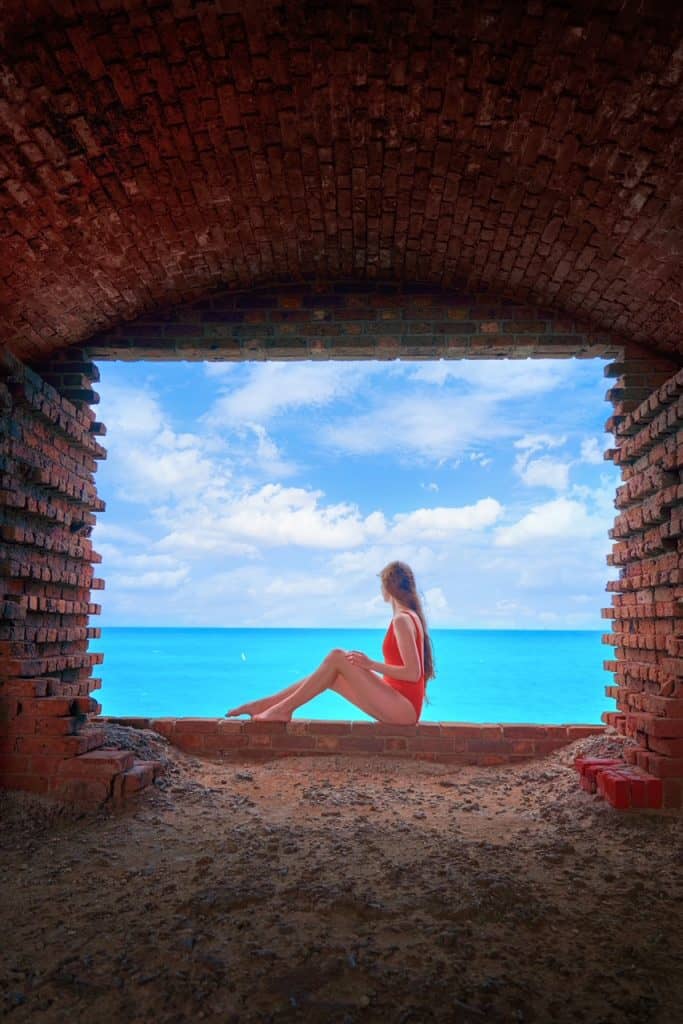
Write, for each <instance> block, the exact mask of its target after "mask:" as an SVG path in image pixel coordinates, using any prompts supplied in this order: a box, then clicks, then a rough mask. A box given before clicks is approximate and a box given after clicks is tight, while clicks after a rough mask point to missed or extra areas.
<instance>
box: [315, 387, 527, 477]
mask: <svg viewBox="0 0 683 1024" xmlns="http://www.w3.org/2000/svg"><path fill="white" fill-rule="evenodd" d="M514 433H515V429H514V427H513V426H512V424H509V423H506V422H504V421H503V420H501V419H499V418H498V417H497V416H496V415H495V408H494V406H493V404H492V402H491V400H490V398H488V397H487V396H480V397H477V396H472V395H457V394H455V393H450V392H441V393H437V394H429V395H410V394H407V395H406V396H405V398H404V399H403V401H402V402H401V404H400V408H398V407H397V405H396V402H395V400H393V399H384V400H380V401H379V402H377V403H376V405H375V406H374V408H372V409H371V410H370V411H368V412H365V413H358V414H356V415H354V416H352V417H349V418H346V419H343V420H340V421H337V422H336V423H331V424H330V425H329V426H327V427H325V428H324V429H323V430H322V432H321V438H322V440H323V441H324V442H326V443H327V444H328V445H330V446H331V447H332V448H336V449H338V450H341V451H343V452H346V453H350V454H356V455H371V454H376V453H380V452H386V453H391V454H393V455H396V454H397V453H398V452H400V453H409V454H410V455H412V456H415V455H419V456H420V457H421V458H422V459H427V460H430V461H432V462H436V463H439V462H443V461H444V460H445V459H448V458H450V457H452V456H454V455H457V454H458V453H460V452H463V451H465V450H467V448H468V447H469V446H470V445H471V444H473V443H479V442H481V441H482V440H493V439H500V438H503V437H509V436H510V435H512V434H514Z"/></svg>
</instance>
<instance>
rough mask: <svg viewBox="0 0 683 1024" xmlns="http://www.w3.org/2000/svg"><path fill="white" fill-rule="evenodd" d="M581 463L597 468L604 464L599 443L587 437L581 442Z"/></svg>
mask: <svg viewBox="0 0 683 1024" xmlns="http://www.w3.org/2000/svg"><path fill="white" fill-rule="evenodd" d="M581 461H582V462H588V463H589V464H590V465H594V466H599V465H601V464H602V463H603V462H604V459H603V457H602V448H601V447H600V442H599V441H597V440H596V438H594V437H587V438H585V439H584V440H583V441H582V442H581Z"/></svg>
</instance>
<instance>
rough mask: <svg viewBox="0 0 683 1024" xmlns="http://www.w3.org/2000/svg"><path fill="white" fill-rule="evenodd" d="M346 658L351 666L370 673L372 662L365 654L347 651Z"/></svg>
mask: <svg viewBox="0 0 683 1024" xmlns="http://www.w3.org/2000/svg"><path fill="white" fill-rule="evenodd" d="M346 657H347V658H348V659H349V661H350V662H351V664H352V665H356V666H357V667H358V668H365V669H369V670H370V671H372V661H371V659H370V658H368V656H367V654H363V652H362V651H347V652H346Z"/></svg>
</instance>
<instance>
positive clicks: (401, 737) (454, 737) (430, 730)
mask: <svg viewBox="0 0 683 1024" xmlns="http://www.w3.org/2000/svg"><path fill="white" fill-rule="evenodd" d="M107 720H108V721H112V722H117V723H119V724H120V725H129V726H132V727H133V728H136V729H154V731H155V732H159V733H161V734H162V735H163V736H166V737H167V738H168V739H169V740H170V742H171V743H173V745H174V746H176V747H179V748H180V749H181V750H185V751H187V752H188V753H192V754H200V755H203V756H205V757H211V758H220V759H221V760H228V761H229V760H231V759H235V760H250V759H253V760H269V759H270V758H273V757H296V756H298V755H306V754H316V755H317V754H357V755H363V754H369V755H371V756H373V757H401V758H408V759H419V760H422V761H438V762H439V763H441V764H456V765H457V764H479V765H494V764H511V763H514V762H516V761H526V760H530V759H532V758H534V757H543V756H544V755H545V754H550V753H552V751H553V750H557V749H558V748H559V747H563V746H566V745H567V744H568V743H573V742H574V740H578V739H583V738H584V737H586V736H592V735H595V734H599V733H601V732H602V731H603V729H604V726H600V725H528V724H526V725H513V724H509V725H508V724H503V725H499V724H495V723H494V724H488V723H486V724H479V723H469V722H422V723H420V724H419V725H385V724H384V723H381V722H320V721H314V720H311V719H297V720H295V721H292V722H287V723H285V722H251V721H249V722H247V721H242V722H239V721H234V720H233V721H229V720H228V719H225V718H218V719H216V718H111V719H107Z"/></svg>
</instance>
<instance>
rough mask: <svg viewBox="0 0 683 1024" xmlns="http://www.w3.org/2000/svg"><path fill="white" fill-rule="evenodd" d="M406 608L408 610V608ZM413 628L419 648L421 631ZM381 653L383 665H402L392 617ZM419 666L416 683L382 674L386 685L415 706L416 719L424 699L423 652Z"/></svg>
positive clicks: (416, 616) (418, 716)
mask: <svg viewBox="0 0 683 1024" xmlns="http://www.w3.org/2000/svg"><path fill="white" fill-rule="evenodd" d="M406 610H407V611H408V609H406ZM408 613H409V615H410V616H411V617H412V616H413V615H414V616H415V618H417V619H418V620H419V616H418V615H417V614H416V613H415V612H412V611H409V612H408ZM414 621H415V620H414V619H413V622H414ZM420 625H421V623H420ZM415 629H416V630H417V641H418V644H417V646H418V650H419V649H420V643H419V640H420V635H421V633H420V629H419V627H418V626H417V625H415ZM422 648H423V650H424V641H423V643H422ZM382 654H383V655H384V663H385V665H396V666H397V667H399V666H400V667H402V666H403V659H402V657H401V652H400V651H399V649H398V642H397V640H396V635H395V633H394V622H393V619H392V621H391V622H390V623H389V628H388V630H387V633H386V636H385V637H384V641H383V643H382ZM420 667H421V669H422V674H421V675H420V678H419V680H418V681H417V682H416V683H409V682H408V681H407V680H404V679H393V678H392V677H391V676H383V679H384V682H385V683H388V685H389V686H391V687H392V688H393V689H394V690H398V692H399V693H402V694H403V696H404V697H407V698H408V700H409V701H410V703H411V704H412V705H413V707H414V708H415V711H416V712H417V718H418V721H419V718H420V714H421V713H422V703H423V701H424V695H425V676H424V654H423V655H422V656H421V657H420Z"/></svg>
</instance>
